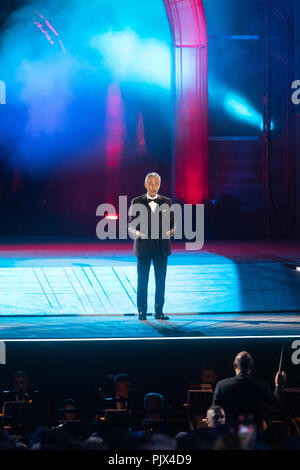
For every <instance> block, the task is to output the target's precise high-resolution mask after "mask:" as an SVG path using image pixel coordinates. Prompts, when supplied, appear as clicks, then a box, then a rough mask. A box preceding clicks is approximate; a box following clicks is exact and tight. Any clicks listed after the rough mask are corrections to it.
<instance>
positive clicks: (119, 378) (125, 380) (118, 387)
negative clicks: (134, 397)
mask: <svg viewBox="0 0 300 470" xmlns="http://www.w3.org/2000/svg"><path fill="white" fill-rule="evenodd" d="M114 387H115V394H116V396H117V397H118V398H128V395H129V392H130V389H131V378H130V377H129V375H127V374H117V375H116V376H115V378H114Z"/></svg>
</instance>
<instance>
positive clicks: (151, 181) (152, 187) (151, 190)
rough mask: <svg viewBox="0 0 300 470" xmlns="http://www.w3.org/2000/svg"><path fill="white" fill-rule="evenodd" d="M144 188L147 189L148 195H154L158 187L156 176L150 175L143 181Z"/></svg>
mask: <svg viewBox="0 0 300 470" xmlns="http://www.w3.org/2000/svg"><path fill="white" fill-rule="evenodd" d="M145 188H146V189H147V192H148V194H149V196H151V197H155V196H156V194H157V193H158V191H159V188H160V183H159V179H158V178H157V177H156V176H150V178H148V181H147V183H145Z"/></svg>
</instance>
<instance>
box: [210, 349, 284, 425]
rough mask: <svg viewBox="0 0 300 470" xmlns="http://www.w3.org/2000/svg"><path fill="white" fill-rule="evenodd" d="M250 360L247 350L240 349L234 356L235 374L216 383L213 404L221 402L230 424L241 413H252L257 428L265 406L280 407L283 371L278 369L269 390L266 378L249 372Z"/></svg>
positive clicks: (275, 408) (243, 414)
mask: <svg viewBox="0 0 300 470" xmlns="http://www.w3.org/2000/svg"><path fill="white" fill-rule="evenodd" d="M253 364H254V363H253V359H252V356H251V355H250V354H249V353H248V352H247V351H241V352H240V353H239V354H238V355H237V356H236V357H235V359H234V363H233V366H234V370H235V376H234V377H230V378H228V379H223V380H220V381H219V382H218V383H217V386H216V389H215V392H214V397H213V402H212V406H221V407H222V408H223V409H224V411H225V415H226V418H228V422H230V424H233V425H236V426H237V425H238V424H239V417H240V416H250V415H252V416H253V420H254V422H255V423H256V424H257V425H258V427H259V428H260V427H261V423H262V419H263V411H264V409H265V408H266V409H268V410H269V411H271V412H277V411H280V409H281V407H282V404H283V400H284V385H285V381H286V374H285V372H284V371H282V372H281V371H279V372H277V374H276V377H275V390H274V393H272V391H271V389H270V388H269V385H268V384H267V383H266V382H264V381H262V380H258V379H255V378H254V377H252V376H251V371H252V369H253Z"/></svg>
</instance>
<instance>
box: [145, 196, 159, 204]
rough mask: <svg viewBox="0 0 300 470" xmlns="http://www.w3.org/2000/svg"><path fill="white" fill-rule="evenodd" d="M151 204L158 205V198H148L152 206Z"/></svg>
mask: <svg viewBox="0 0 300 470" xmlns="http://www.w3.org/2000/svg"><path fill="white" fill-rule="evenodd" d="M150 202H155V204H158V198H157V197H156V198H155V199H150V198H147V203H148V204H150Z"/></svg>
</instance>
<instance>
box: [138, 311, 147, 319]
mask: <svg viewBox="0 0 300 470" xmlns="http://www.w3.org/2000/svg"><path fill="white" fill-rule="evenodd" d="M139 320H147V317H146V314H145V313H143V312H139Z"/></svg>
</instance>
